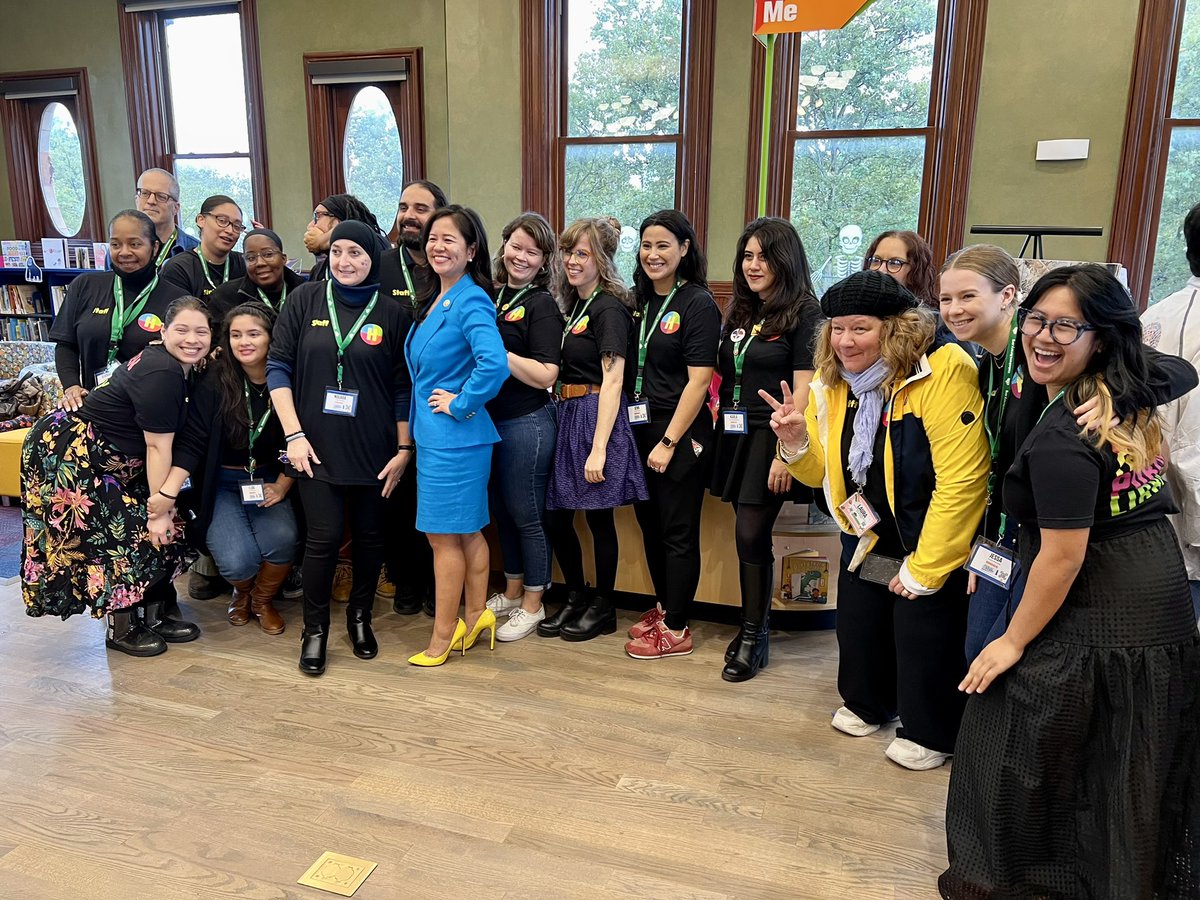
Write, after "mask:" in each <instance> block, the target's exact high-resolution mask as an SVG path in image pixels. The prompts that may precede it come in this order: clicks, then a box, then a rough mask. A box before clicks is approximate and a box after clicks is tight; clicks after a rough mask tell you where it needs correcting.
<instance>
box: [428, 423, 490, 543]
mask: <svg viewBox="0 0 1200 900" xmlns="http://www.w3.org/2000/svg"><path fill="white" fill-rule="evenodd" d="M491 471H492V445H491V444H476V445H475V446H473V447H455V448H453V449H451V450H442V449H440V448H436V447H423V446H421V445H420V444H418V445H417V530H418V531H423V532H425V534H474V533H475V532H476V531H479V530H480V529H482V528H483V526H485V525H486V524H487V523H488V519H489V514H488V489H487V488H488V476H489V475H490V474H491Z"/></svg>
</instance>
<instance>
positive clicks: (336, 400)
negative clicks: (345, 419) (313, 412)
mask: <svg viewBox="0 0 1200 900" xmlns="http://www.w3.org/2000/svg"><path fill="white" fill-rule="evenodd" d="M321 412H324V413H328V414H329V415H331V416H356V415H358V391H340V390H338V389H337V388H335V387H327V388H325V403H324V405H323V406H322V407H321Z"/></svg>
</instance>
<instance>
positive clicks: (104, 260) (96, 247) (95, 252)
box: [92, 243, 108, 270]
mask: <svg viewBox="0 0 1200 900" xmlns="http://www.w3.org/2000/svg"><path fill="white" fill-rule="evenodd" d="M92 261H93V262H94V263H95V266H96V268H97V269H101V270H103V269H107V268H108V244H100V243H95V244H92Z"/></svg>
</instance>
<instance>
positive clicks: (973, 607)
mask: <svg viewBox="0 0 1200 900" xmlns="http://www.w3.org/2000/svg"><path fill="white" fill-rule="evenodd" d="M1001 544H1002V545H1003V546H1004V547H1006V548H1007V549H1008V550H1009V552H1011V553H1012V554H1013V556H1014V557H1015V556H1016V552H1017V551H1016V546H1017V542H1016V538H1015V537H1005V538H1004V540H1003V541H1001ZM1025 574H1026V573H1025V572H1023V571H1022V570H1021V564H1020V563H1019V562H1017V561H1016V560H1015V559H1014V560H1013V579H1012V584H1011V585H1010V586H1009V587H1007V588H1002V587H1000V585H998V584H993V583H992V582H990V581H988V580H987V579H985V578H976V579H975V593H974V594H971V596H970V597H969V598H968V599H969V600H970V606H969V607H968V609H967V643H966V647H965V650H966V654H967V665H970V664H971V662H972V661H973V660H974V659H975V657H977V656H978V655H979V652H980V651H981V650H983V648H984V647H986V646H987V645H988V644H990V643H991V642H992V641H994V640H995V639H996V638H998V637H1000V635H1002V634H1004V631H1005V629H1007V628H1008V623H1009V621H1010V620H1011V619H1012V614H1013V613H1014V612H1016V609H1017V605H1018V604H1019V603H1020V602H1021V595H1022V594H1023V593H1024V592H1025Z"/></svg>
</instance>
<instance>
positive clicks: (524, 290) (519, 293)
mask: <svg viewBox="0 0 1200 900" xmlns="http://www.w3.org/2000/svg"><path fill="white" fill-rule="evenodd" d="M532 287H533V285H532V284H527V285H525V287H523V288H521V289H520V290H519V291H517V296H515V297H513V298H512V299H511V300H509V301H508V302H507V303H505V304H504V305H503V306H501V305H500V304H501V303H502V302H503V301H504V292H505V291H506V290H507V289H508V285H507V284H506V285H505V286H504V287H502V288H500V296H499V297H497V298H496V315H500V313H506V312H508V311H509V309H510V308H511V307H513V306H514V305H515V304H516V302H517V301H518V300H520V299H521V298H522V297H524V296H525V295H526V294H527V293H529V289H530V288H532Z"/></svg>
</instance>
